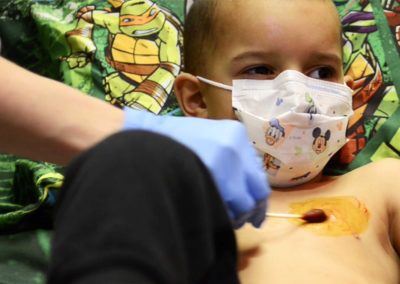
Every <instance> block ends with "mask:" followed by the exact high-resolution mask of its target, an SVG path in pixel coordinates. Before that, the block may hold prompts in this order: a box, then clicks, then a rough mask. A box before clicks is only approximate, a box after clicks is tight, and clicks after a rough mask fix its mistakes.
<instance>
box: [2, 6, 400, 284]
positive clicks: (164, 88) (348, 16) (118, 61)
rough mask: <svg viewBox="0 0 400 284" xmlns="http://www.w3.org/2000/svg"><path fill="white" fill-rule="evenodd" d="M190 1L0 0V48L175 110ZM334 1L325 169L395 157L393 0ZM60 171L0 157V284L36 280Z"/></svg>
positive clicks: (43, 67) (50, 72)
mask: <svg viewBox="0 0 400 284" xmlns="http://www.w3.org/2000/svg"><path fill="white" fill-rule="evenodd" d="M138 2H141V4H140V5H135V4H137V3H138ZM192 2H193V1H190V0H186V1H185V0H158V1H156V0H146V1H138V0H86V1H78V0H0V38H1V39H2V49H1V55H2V56H4V57H6V58H9V59H10V60H12V61H14V62H16V63H18V64H20V65H22V66H24V67H26V68H28V69H30V70H32V71H34V72H36V73H39V74H42V75H44V76H47V77H50V78H54V79H56V80H59V81H62V82H65V83H66V84H69V85H71V86H73V87H75V88H78V89H80V90H82V91H83V92H85V93H87V94H88V95H90V96H94V97H97V98H99V99H101V100H105V101H107V102H109V103H110V104H113V105H115V106H116V107H121V106H129V107H132V108H135V109H141V110H144V111H150V112H154V113H157V114H160V115H171V114H176V115H179V113H180V112H179V108H178V106H177V104H176V101H175V99H174V95H173V92H172V84H173V80H174V78H175V76H176V75H177V74H178V73H179V72H180V70H181V68H182V56H181V54H182V46H183V38H182V23H183V22H184V18H185V13H186V11H187V10H188V9H189V7H190V5H191V4H192ZM334 2H335V4H336V6H337V9H338V11H339V12H340V15H341V18H342V23H343V51H344V52H343V55H344V69H345V72H346V73H347V74H349V75H351V76H352V77H353V78H354V80H355V90H354V95H353V108H354V110H355V115H354V116H353V117H352V119H351V121H350V124H349V129H348V138H349V141H348V143H347V144H346V146H345V147H344V148H343V149H342V150H341V151H340V152H339V153H338V154H337V155H336V156H335V157H334V159H332V161H331V163H330V164H329V166H328V167H327V169H326V172H327V173H328V174H341V173H344V172H347V171H349V170H352V169H354V168H357V167H359V166H361V165H364V164H366V163H369V162H370V161H376V160H379V159H381V158H383V157H399V156H400V131H399V127H400V110H399V97H398V96H399V90H400V56H399V54H400V1H399V0H381V1H380V0H369V1H368V0H365V1H363V0H359V1H355V0H337V1H334ZM1 72H4V70H1ZM62 173H63V169H62V168H61V167H58V166H56V165H52V164H47V163H39V162H34V161H29V160H25V159H20V158H18V157H14V156H10V155H7V154H2V155H0V232H1V235H0V252H1V253H0V255H1V257H0V283H43V282H44V273H45V269H46V263H47V261H48V256H49V249H50V246H49V238H50V234H51V209H52V206H53V205H54V200H55V199H56V195H57V190H58V188H59V187H60V185H61V184H62V179H63V175H62Z"/></svg>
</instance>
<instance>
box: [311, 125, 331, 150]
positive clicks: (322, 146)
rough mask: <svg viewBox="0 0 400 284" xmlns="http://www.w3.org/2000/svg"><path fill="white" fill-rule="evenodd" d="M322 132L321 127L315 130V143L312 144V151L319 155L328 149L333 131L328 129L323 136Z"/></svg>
mask: <svg viewBox="0 0 400 284" xmlns="http://www.w3.org/2000/svg"><path fill="white" fill-rule="evenodd" d="M321 133H322V130H321V128H319V127H316V128H314V130H313V133H312V135H313V137H314V141H313V143H312V149H313V150H314V152H315V153H317V154H318V155H319V154H321V153H322V152H324V151H325V150H326V148H327V144H328V140H329V138H331V131H330V130H329V129H328V130H327V131H326V132H325V134H321Z"/></svg>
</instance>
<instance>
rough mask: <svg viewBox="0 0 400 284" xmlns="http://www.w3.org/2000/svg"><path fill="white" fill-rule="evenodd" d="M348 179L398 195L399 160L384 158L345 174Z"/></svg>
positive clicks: (399, 183) (399, 180) (399, 185)
mask: <svg viewBox="0 0 400 284" xmlns="http://www.w3.org/2000/svg"><path fill="white" fill-rule="evenodd" d="M347 176H348V178H350V179H354V180H357V182H358V183H359V184H360V185H361V186H363V185H365V186H367V187H379V188H380V189H381V190H383V191H389V192H393V191H396V192H397V193H398V194H399V195H400V159H394V158H385V159H382V160H379V161H375V162H371V163H369V164H367V165H365V166H363V167H360V168H358V169H356V170H354V171H352V172H350V173H348V174H347Z"/></svg>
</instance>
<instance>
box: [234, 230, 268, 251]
mask: <svg viewBox="0 0 400 284" xmlns="http://www.w3.org/2000/svg"><path fill="white" fill-rule="evenodd" d="M235 235H236V242H237V247H238V250H239V252H246V251H250V250H254V249H256V248H257V247H258V246H259V245H260V244H261V243H262V242H263V241H264V240H265V239H266V233H265V230H264V229H263V226H261V228H259V229H258V228H255V227H253V226H252V225H250V224H246V225H244V226H243V227H241V228H240V229H237V230H235Z"/></svg>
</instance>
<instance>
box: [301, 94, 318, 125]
mask: <svg viewBox="0 0 400 284" xmlns="http://www.w3.org/2000/svg"><path fill="white" fill-rule="evenodd" d="M305 100H306V102H307V104H308V106H307V108H306V109H305V111H304V112H305V113H309V114H310V120H312V119H313V114H317V113H318V109H317V106H316V105H315V103H314V100H313V99H312V97H311V96H310V94H309V93H306V94H305Z"/></svg>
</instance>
